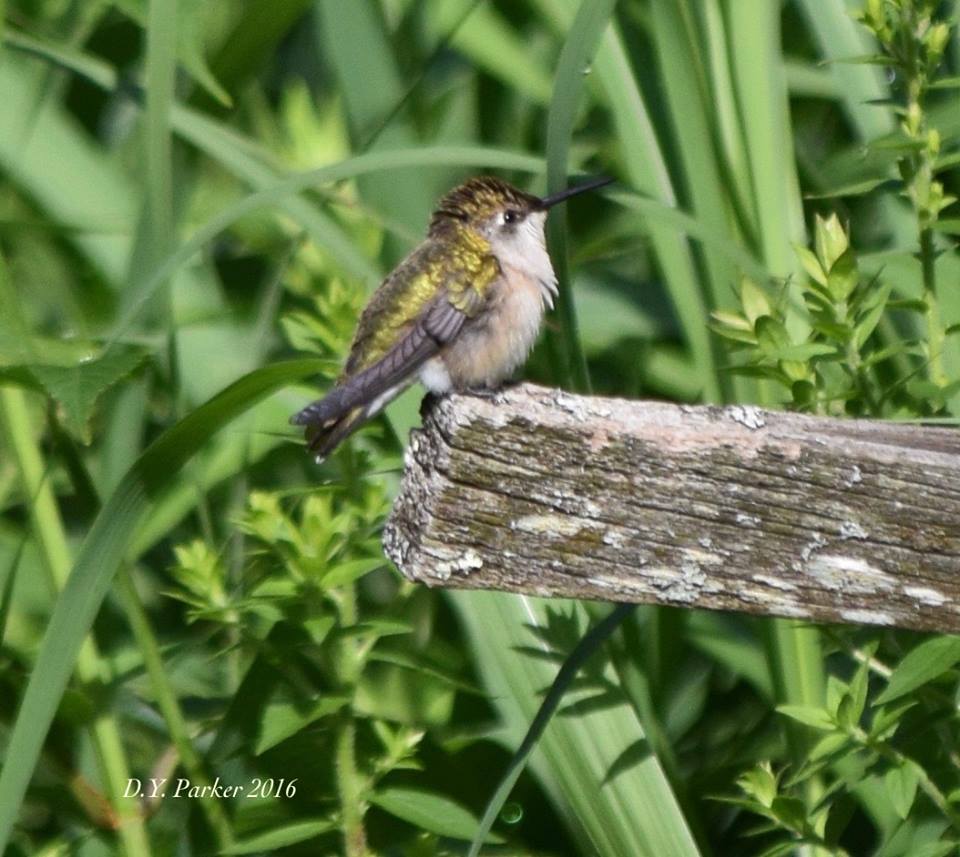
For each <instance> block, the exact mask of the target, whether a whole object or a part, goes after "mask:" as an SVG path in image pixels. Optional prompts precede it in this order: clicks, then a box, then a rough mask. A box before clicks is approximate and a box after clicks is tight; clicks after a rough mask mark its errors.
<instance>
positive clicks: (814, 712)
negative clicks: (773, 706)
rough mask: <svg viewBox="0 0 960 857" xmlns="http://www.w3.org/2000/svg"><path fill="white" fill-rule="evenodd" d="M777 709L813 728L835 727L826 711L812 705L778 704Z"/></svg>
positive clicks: (825, 728) (831, 728) (829, 728)
mask: <svg viewBox="0 0 960 857" xmlns="http://www.w3.org/2000/svg"><path fill="white" fill-rule="evenodd" d="M777 711H779V712H780V713H781V714H784V715H786V716H787V717H789V718H790V719H791V720H796V721H797V722H798V723H803V724H805V725H806V726H812V727H813V728H814V729H821V730H824V731H826V730H833V729H836V728H837V727H836V724H835V723H834V722H833V720H832V719H831V718H830V714H829V713H828V712H826V711H824V709H822V708H817V707H816V706H813V705H778V706H777Z"/></svg>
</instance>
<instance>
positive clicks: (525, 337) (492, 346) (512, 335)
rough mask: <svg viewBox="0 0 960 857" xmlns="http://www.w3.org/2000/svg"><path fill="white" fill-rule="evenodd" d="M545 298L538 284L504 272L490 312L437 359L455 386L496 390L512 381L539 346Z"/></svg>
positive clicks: (496, 285) (509, 270) (470, 325)
mask: <svg viewBox="0 0 960 857" xmlns="http://www.w3.org/2000/svg"><path fill="white" fill-rule="evenodd" d="M547 295H548V292H547V291H546V290H545V287H544V286H543V285H542V284H541V282H540V280H539V279H536V278H534V277H532V276H530V275H529V274H526V273H523V272H521V271H518V270H516V269H515V268H512V267H510V266H503V273H502V274H501V276H500V277H498V279H497V281H496V282H495V283H494V284H493V285H492V287H491V292H490V300H489V304H488V306H487V307H486V308H485V309H484V310H483V311H482V312H481V313H480V314H479V315H478V316H477V317H476V318H474V319H472V320H471V321H470V322H468V323H467V324H466V325H465V326H464V328H463V330H462V331H461V333H460V335H459V336H457V338H456V339H455V340H454V341H453V342H451V343H450V344H449V345H447V346H446V347H445V348H444V349H443V351H441V353H440V355H439V356H438V358H437V359H439V360H440V361H442V363H443V366H444V368H445V369H446V372H447V374H448V375H449V378H450V384H451V386H453V387H455V388H457V389H465V388H469V387H496V386H497V385H499V384H500V383H501V382H502V381H503V380H504V379H506V378H507V377H509V376H510V375H511V374H512V373H513V371H514V370H515V369H516V368H517V367H518V366H520V364H521V363H523V362H524V360H526V359H527V355H528V354H529V353H530V349H531V348H533V345H534V343H535V342H536V340H537V335H538V333H539V332H540V323H541V321H542V320H543V312H544V302H545V299H546V297H547Z"/></svg>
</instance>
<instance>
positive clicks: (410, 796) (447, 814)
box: [369, 786, 503, 842]
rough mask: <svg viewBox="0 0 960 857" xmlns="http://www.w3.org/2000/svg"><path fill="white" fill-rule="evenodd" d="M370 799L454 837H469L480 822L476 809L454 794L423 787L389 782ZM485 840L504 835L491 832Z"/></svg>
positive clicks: (416, 823)
mask: <svg viewBox="0 0 960 857" xmlns="http://www.w3.org/2000/svg"><path fill="white" fill-rule="evenodd" d="M369 800H370V803H372V804H373V805H374V806H378V807H380V809H382V810H383V811H384V812H389V813H390V815H393V816H395V817H396V818H400V819H402V820H403V821H407V822H409V823H410V824H413V825H414V826H416V827H419V828H421V829H422V830H427V831H429V832H430V833H436V834H437V835H439V836H448V837H450V838H451V839H463V840H469V839H470V837H472V836H473V834H474V833H475V832H476V830H477V825H478V823H479V822H478V821H477V817H476V816H475V815H474V814H473V813H472V812H470V811H469V810H467V809H464V808H463V807H462V806H460V804H458V803H456V802H455V801H452V800H451V799H450V798H448V797H444V796H443V795H439V794H435V793H433V792H429V791H423V790H421V789H411V788H404V787H400V786H393V787H390V786H388V787H386V788H383V789H380V790H379V791H377V792H374V793H373V794H372V795H370V797H369ZM485 841H486V842H502V841H503V839H502V838H500V837H499V836H496V835H495V834H489V835H488V836H487V838H486V840H485Z"/></svg>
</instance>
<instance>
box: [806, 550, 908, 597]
mask: <svg viewBox="0 0 960 857" xmlns="http://www.w3.org/2000/svg"><path fill="white" fill-rule="evenodd" d="M803 570H804V572H805V573H806V574H808V575H809V576H810V577H812V578H813V579H814V580H816V581H817V582H818V583H819V584H820V585H821V586H823V587H824V589H830V590H833V591H836V592H843V593H848V594H849V593H856V594H863V595H873V594H877V593H881V592H893V591H894V590H895V589H896V587H897V581H896V578H894V577H893V576H892V575H889V574H887V573H886V572H885V571H883V570H881V569H879V568H875V567H874V566H872V565H870V563H869V562H867V561H866V560H865V559H862V558H861V557H856V556H843V555H838V554H821V555H819V556H816V557H814V558H813V559H811V560H810V561H809V562H807V563H806V565H805V566H804V567H803Z"/></svg>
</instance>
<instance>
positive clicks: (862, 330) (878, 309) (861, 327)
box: [853, 283, 893, 349]
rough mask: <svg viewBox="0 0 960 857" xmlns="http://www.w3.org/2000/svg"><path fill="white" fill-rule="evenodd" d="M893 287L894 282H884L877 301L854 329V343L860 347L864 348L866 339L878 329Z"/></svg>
mask: <svg viewBox="0 0 960 857" xmlns="http://www.w3.org/2000/svg"><path fill="white" fill-rule="evenodd" d="M892 288H893V283H884V284H883V285H882V286H880V289H879V292H880V294H879V295H878V296H877V298H876V302H875V303H874V305H873V306H872V307H871V308H870V311H869V312H868V313H867V314H866V315H865V316H863V318H861V319H860V320H859V321H858V322H857V325H856V327H855V328H854V329H853V336H854V343H855V344H856V346H857V348H858V349H860V348H863V346H864V344H865V343H866V341H867V340H868V339H869V338H870V334H871V333H873V331H874V330H876V327H877V325H878V324H879V323H880V319H881V318H882V317H883V311H884V310H885V309H886V308H887V296H888V295H889V294H890V291H891V289H892Z"/></svg>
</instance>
